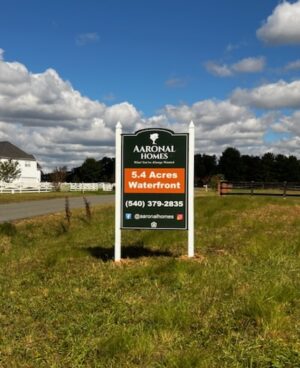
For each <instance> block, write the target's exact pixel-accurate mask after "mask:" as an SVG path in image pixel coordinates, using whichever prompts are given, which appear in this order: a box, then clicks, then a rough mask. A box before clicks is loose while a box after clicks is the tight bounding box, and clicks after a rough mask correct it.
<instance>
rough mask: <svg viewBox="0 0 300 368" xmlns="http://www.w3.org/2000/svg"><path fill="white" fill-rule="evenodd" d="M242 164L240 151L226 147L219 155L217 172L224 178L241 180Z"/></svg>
mask: <svg viewBox="0 0 300 368" xmlns="http://www.w3.org/2000/svg"><path fill="white" fill-rule="evenodd" d="M242 164H243V163H242V160H241V154H240V152H239V151H238V150H237V149H236V148H233V147H228V148H226V149H225V151H224V152H223V153H222V155H221V157H220V161H219V172H220V173H222V174H223V175H224V176H225V179H226V180H236V181H238V180H242V172H243V167H242Z"/></svg>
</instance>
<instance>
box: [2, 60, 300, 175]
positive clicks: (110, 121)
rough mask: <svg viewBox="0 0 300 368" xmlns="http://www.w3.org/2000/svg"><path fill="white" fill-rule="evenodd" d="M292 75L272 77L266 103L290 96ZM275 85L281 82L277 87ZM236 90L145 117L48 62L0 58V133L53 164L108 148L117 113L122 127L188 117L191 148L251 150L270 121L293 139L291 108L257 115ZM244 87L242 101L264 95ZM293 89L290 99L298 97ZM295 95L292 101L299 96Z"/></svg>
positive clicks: (175, 122)
mask: <svg viewBox="0 0 300 368" xmlns="http://www.w3.org/2000/svg"><path fill="white" fill-rule="evenodd" d="M294 83H296V84H295V85H293V84H287V83H285V82H281V84H282V86H281V87H280V85H279V84H278V85H277V84H276V85H275V84H274V86H273V89H272V88H271V90H270V91H269V92H268V93H269V94H270V96H271V97H269V98H270V99H271V98H274V96H276V95H278V94H279V96H278V97H277V100H275V101H273V105H272V106H275V107H276V106H277V105H278V103H279V102H278V101H281V99H282V98H283V97H284V98H285V99H286V101H289V100H290V97H291V93H290V94H289V93H287V90H289V89H290V90H293V91H294V92H295V91H296V90H297V91H298V90H299V89H300V86H298V84H297V83H299V84H300V82H294ZM262 87H266V86H262ZM262 87H261V88H262ZM271 87H272V85H271ZM280 88H282V89H283V90H282V91H281V92H280V93H279V92H278V90H279V91H280ZM241 91H243V90H241ZM276 91H277V92H276ZM237 92H238V91H235V97H236V100H235V99H234V98H232V99H231V100H224V101H219V100H212V99H211V100H204V101H198V102H196V103H194V104H192V105H187V104H182V105H178V106H176V105H166V106H165V107H164V108H163V109H162V110H161V111H160V112H159V113H158V114H157V115H155V116H151V117H149V118H145V117H144V116H143V114H142V113H141V112H140V111H138V109H137V108H136V107H135V106H133V105H132V104H130V103H129V102H122V103H118V104H114V105H112V106H107V105H105V104H104V103H102V102H99V101H93V100H91V99H89V98H88V97H84V96H82V95H81V94H80V92H79V91H77V90H75V89H74V88H73V87H72V85H71V84H70V83H69V82H68V81H64V80H62V79H61V77H60V76H59V75H58V73H57V72H56V71H55V70H53V69H48V70H46V71H45V72H43V73H39V74H35V73H31V72H30V71H28V70H27V68H26V67H25V66H24V65H22V64H21V63H17V62H14V63H10V62H5V61H3V60H0V140H8V141H11V142H12V143H14V144H16V145H18V146H19V147H20V148H22V149H23V150H25V151H26V152H28V153H31V154H34V155H35V156H36V158H37V159H38V161H39V162H40V163H41V164H42V166H43V169H44V170H46V171H47V170H50V169H52V168H53V167H55V166H62V165H67V166H68V167H69V168H72V167H75V166H79V165H81V163H82V162H83V160H84V159H85V158H86V157H95V158H96V159H100V158H101V157H103V156H104V155H110V156H114V139H115V137H114V133H115V125H116V123H117V122H118V121H121V123H122V125H123V130H124V132H134V131H135V130H138V129H141V128H145V127H151V126H154V127H156V126H160V127H164V128H169V129H172V130H174V131H176V132H185V131H187V129H188V124H189V122H190V121H191V120H193V121H194V123H195V126H196V150H197V151H198V152H206V153H208V154H220V153H221V152H222V151H223V150H224V149H225V148H226V147H227V146H228V145H232V146H235V147H237V148H238V149H240V150H241V151H242V152H251V150H252V151H253V153H255V154H257V153H258V152H261V150H262V149H263V148H266V147H267V146H266V145H264V135H265V132H266V131H267V129H268V128H269V127H274V128H275V125H276V122H277V123H278V124H280V125H281V126H282V129H284V130H285V131H287V132H290V133H291V134H292V135H293V139H294V137H297V136H300V132H299V130H298V129H297V119H298V117H299V115H298V114H296V113H295V115H294V116H292V117H291V118H290V119H289V118H288V117H286V120H284V118H283V117H282V118H281V120H279V119H278V117H276V116H271V115H270V114H269V113H268V114H266V115H263V116H256V115H255V114H254V112H252V111H251V110H250V109H249V107H248V106H244V105H243V104H241V99H240V98H238V97H239V96H238V93H237ZM299 93H300V92H299ZM244 94H245V96H246V97H245V96H244V100H245V101H243V102H247V103H246V105H247V104H249V100H250V102H252V101H253V100H254V101H256V100H257V99H261V100H262V102H264V103H265V104H266V103H267V101H265V100H264V99H266V96H265V95H266V91H264V90H263V91H260V92H256V91H255V90H252V91H251V90H249V91H245V90H244ZM252 94H254V96H255V98H253V96H252ZM257 94H258V97H256V95H257ZM249 96H250V97H251V98H249ZM295 96H298V94H297V93H296V94H295ZM295 96H294V98H293V101H296V100H297V98H296V97H295ZM276 101H277V102H276ZM297 101H298V104H299V101H300V99H299V98H298V100H297ZM299 114H300V113H299ZM291 147H292V146H291Z"/></svg>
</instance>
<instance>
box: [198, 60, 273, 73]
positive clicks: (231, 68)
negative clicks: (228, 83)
mask: <svg viewBox="0 0 300 368" xmlns="http://www.w3.org/2000/svg"><path fill="white" fill-rule="evenodd" d="M265 64H266V61H265V58H264V57H248V58H245V59H242V60H239V61H238V62H236V63H234V64H229V65H228V64H218V63H216V62H214V61H208V62H207V63H205V68H206V70H207V71H208V72H209V73H211V74H213V75H216V76H218V77H231V76H233V75H235V74H239V73H259V72H261V71H263V69H264V67H265Z"/></svg>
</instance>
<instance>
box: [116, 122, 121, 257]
mask: <svg viewBox="0 0 300 368" xmlns="http://www.w3.org/2000/svg"><path fill="white" fill-rule="evenodd" d="M121 134H122V125H121V123H120V122H118V124H117V126H116V159H115V160H116V161H115V165H116V166H115V182H116V187H115V261H116V262H118V261H120V260H121V154H122V153H121Z"/></svg>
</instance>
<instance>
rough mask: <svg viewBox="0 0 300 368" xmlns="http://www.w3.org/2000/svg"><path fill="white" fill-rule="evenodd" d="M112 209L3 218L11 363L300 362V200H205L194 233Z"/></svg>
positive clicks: (3, 307)
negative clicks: (129, 224)
mask: <svg viewBox="0 0 300 368" xmlns="http://www.w3.org/2000/svg"><path fill="white" fill-rule="evenodd" d="M113 219H114V212H113V208H112V207H99V208H96V209H93V216H92V219H91V220H90V221H89V220H88V219H87V218H86V216H85V213H84V211H80V210H78V211H77V212H75V211H74V212H73V214H72V218H71V224H70V226H69V225H68V224H67V223H66V220H65V219H64V218H63V216H62V215H52V216H45V217H41V218H39V219H34V220H24V221H21V222H18V223H15V224H1V225H0V298H1V300H0V367H1V368H2V367H4V368H6V367H7V368H10V367H13V368H14V367H22V368H27V367H28V368H29V367H30V368H31V367H34V368H35V367H39V368H40V367H47V368H48V367H52V368H53V367H64V368H69V367H70V368H77V367H107V368H108V367H109V368H122V367H143V368H148V367H149V368H160V367H170V368H175V367H176V368H189V367H200V368H201V367H206V368H220V367H228V368H235V367H249V368H260V367H263V368H271V367H273V368H296V367H300V237H299V232H300V199H297V198H295V199H282V198H263V197H253V198H250V197H223V198H220V197H213V196H209V197H205V196H202V197H198V198H196V227H195V228H196V252H197V256H196V257H195V258H194V259H192V260H189V259H187V258H186V257H185V256H184V255H185V254H186V252H187V234H186V232H183V231H177V232H176V231H173V232H172V231H152V232H151V231H126V232H125V231H124V232H123V244H124V247H123V248H122V251H123V257H125V258H126V259H125V260H124V261H122V262H121V263H120V264H115V263H114V262H113V261H112V255H113V247H112V245H113V234H114V227H113V223H114V221H113Z"/></svg>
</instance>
